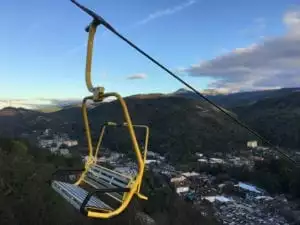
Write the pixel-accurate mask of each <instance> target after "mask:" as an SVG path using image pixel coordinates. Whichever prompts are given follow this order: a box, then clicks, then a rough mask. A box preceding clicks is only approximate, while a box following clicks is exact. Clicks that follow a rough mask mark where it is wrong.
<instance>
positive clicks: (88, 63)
mask: <svg viewBox="0 0 300 225" xmlns="http://www.w3.org/2000/svg"><path fill="white" fill-rule="evenodd" d="M96 30H97V25H96V24H94V23H92V24H91V26H90V28H89V37H88V44H87V54H86V65H85V82H86V86H87V88H88V90H89V91H90V92H92V93H94V87H93V84H92V79H91V71H92V59H93V47H94V38H95V34H96Z"/></svg>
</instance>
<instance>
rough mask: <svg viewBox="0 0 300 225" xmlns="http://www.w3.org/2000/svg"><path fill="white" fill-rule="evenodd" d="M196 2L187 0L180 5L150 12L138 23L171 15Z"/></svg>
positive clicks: (141, 23)
mask: <svg viewBox="0 0 300 225" xmlns="http://www.w3.org/2000/svg"><path fill="white" fill-rule="evenodd" d="M195 3H196V1H195V0H189V1H187V2H184V3H182V4H180V5H176V6H172V7H170V8H166V9H163V10H158V11H156V12H154V13H151V14H149V15H148V16H147V17H146V18H144V19H142V20H141V21H139V22H138V23H137V25H143V24H146V23H148V22H150V21H152V20H156V19H158V18H160V17H163V16H169V15H172V14H174V13H177V12H180V11H182V10H183V9H185V8H188V7H190V6H191V5H193V4H195Z"/></svg>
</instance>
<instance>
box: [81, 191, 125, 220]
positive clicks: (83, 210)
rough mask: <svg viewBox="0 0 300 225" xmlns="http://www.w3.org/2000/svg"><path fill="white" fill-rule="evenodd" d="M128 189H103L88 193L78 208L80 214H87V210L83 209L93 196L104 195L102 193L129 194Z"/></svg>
mask: <svg viewBox="0 0 300 225" xmlns="http://www.w3.org/2000/svg"><path fill="white" fill-rule="evenodd" d="M129 191H130V188H103V189H97V190H95V191H92V192H89V193H88V195H87V196H86V197H85V199H84V200H83V202H82V204H81V206H80V212H81V213H82V214H83V215H86V214H87V210H85V207H86V205H87V203H88V202H89V200H90V199H91V197H92V196H93V195H95V194H104V193H109V192H117V193H124V192H129Z"/></svg>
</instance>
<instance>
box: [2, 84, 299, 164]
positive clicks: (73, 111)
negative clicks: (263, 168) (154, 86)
mask: <svg viewBox="0 0 300 225" xmlns="http://www.w3.org/2000/svg"><path fill="white" fill-rule="evenodd" d="M207 97H208V98H210V99H211V100H213V101H214V102H216V103H218V104H219V105H221V106H222V107H224V108H226V109H227V110H228V111H229V112H231V113H232V115H234V116H237V117H238V118H239V119H242V120H243V121H245V122H246V123H247V124H249V126H250V127H252V128H254V129H256V130H257V131H258V132H259V133H261V134H262V135H263V136H265V137H266V138H267V139H271V141H273V142H274V143H275V144H278V145H280V146H283V147H290V148H298V147H299V146H300V137H299V133H300V132H299V131H300V123H299V122H298V119H299V113H300V92H299V89H298V88H290V89H279V90H268V91H257V92H244V93H235V94H227V95H209V96H207ZM125 100H126V103H127V105H128V108H129V111H130V113H131V116H132V120H133V122H134V123H135V124H146V125H149V126H150V128H151V136H150V149H151V150H152V151H156V152H160V153H162V154H165V155H169V156H170V157H171V158H173V159H178V158H180V159H183V158H185V157H187V156H189V155H192V154H193V153H194V152H211V151H231V150H232V149H237V148H239V149H240V148H244V147H245V146H246V142H247V141H248V140H251V139H253V138H254V137H252V136H251V135H250V134H249V133H247V132H246V131H245V130H244V129H243V128H241V127H239V126H238V125H236V124H234V123H233V122H232V121H231V120H230V119H228V118H227V117H226V116H224V115H223V113H221V112H220V111H219V110H217V109H216V108H215V107H213V106H211V105H209V104H208V103H207V102H205V101H203V100H202V99H200V98H199V97H198V96H196V95H195V94H194V93H192V92H189V91H186V90H179V91H177V92H174V93H172V94H168V95H164V94H150V95H135V96H130V97H126V98H125ZM89 118H90V124H91V128H92V136H93V138H94V139H96V138H97V135H98V133H99V129H100V126H101V124H102V123H104V122H105V121H116V122H123V116H122V113H121V107H120V105H119V104H118V102H117V101H111V102H105V103H102V104H99V105H94V106H93V107H90V109H89ZM46 128H51V129H53V130H55V131H58V132H65V133H69V134H70V136H71V137H73V138H76V139H78V140H79V142H80V144H81V145H82V146H84V145H85V137H84V129H83V123H82V118H81V110H80V107H78V105H75V106H68V107H65V108H63V109H61V110H59V111H56V112H51V113H44V112H40V111H33V110H25V109H22V108H4V109H2V110H0V136H10V137H11V136H13V137H18V136H23V137H24V136H25V137H26V135H27V136H29V137H32V134H33V133H34V134H35V135H38V134H39V133H40V132H42V131H43V130H44V129H46ZM121 130H122V129H121ZM121 130H114V129H111V130H109V135H107V136H106V139H105V140H104V144H105V145H106V146H108V147H111V148H116V147H117V146H118V148H120V150H121V151H126V152H127V151H129V149H130V143H129V141H128V136H127V135H124V133H121V132H124V131H121ZM137 135H138V139H139V140H140V141H142V133H141V132H140V131H137ZM115 143H118V145H116V144H115Z"/></svg>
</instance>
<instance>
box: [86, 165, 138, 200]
mask: <svg viewBox="0 0 300 225" xmlns="http://www.w3.org/2000/svg"><path fill="white" fill-rule="evenodd" d="M83 180H84V182H85V183H87V184H89V185H90V186H92V187H93V188H97V189H105V188H117V187H121V188H125V187H129V186H130V184H131V182H132V180H133V179H132V178H131V177H128V176H125V175H123V174H121V173H118V172H116V171H113V170H110V169H108V168H105V167H102V166H99V165H97V164H94V165H92V166H91V167H90V168H89V169H88V171H87V173H86V174H85V177H84V179H83ZM125 194H126V193H114V192H113V193H107V195H108V196H110V197H112V198H114V199H115V200H117V201H119V202H122V201H123V197H124V195H125Z"/></svg>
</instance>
